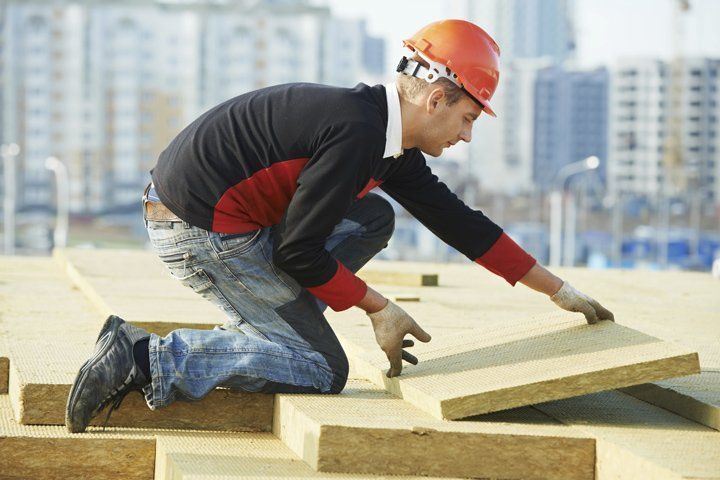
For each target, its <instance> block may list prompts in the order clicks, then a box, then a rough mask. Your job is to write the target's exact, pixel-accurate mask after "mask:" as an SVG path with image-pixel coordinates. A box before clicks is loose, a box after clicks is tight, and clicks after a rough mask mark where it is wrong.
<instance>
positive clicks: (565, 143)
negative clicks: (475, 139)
mask: <svg viewBox="0 0 720 480" xmlns="http://www.w3.org/2000/svg"><path fill="white" fill-rule="evenodd" d="M608 82H609V80H608V72H607V69H605V68H599V69H596V70H593V71H574V70H567V69H565V68H562V67H558V66H555V67H551V68H547V69H544V70H541V71H540V72H538V74H537V78H536V79H535V92H534V121H533V126H534V135H533V148H532V149H533V154H532V155H533V180H534V183H535V186H536V187H537V188H539V189H540V190H543V191H548V190H550V189H552V187H553V183H554V180H555V178H556V176H557V173H558V171H559V170H560V169H561V168H562V167H564V166H565V165H568V164H570V163H573V162H577V161H579V160H582V159H583V158H586V157H588V156H590V155H595V156H597V157H598V158H599V159H600V167H599V168H598V170H596V174H598V175H599V177H600V179H601V180H604V178H605V170H606V165H607V124H608V111H607V110H608Z"/></svg>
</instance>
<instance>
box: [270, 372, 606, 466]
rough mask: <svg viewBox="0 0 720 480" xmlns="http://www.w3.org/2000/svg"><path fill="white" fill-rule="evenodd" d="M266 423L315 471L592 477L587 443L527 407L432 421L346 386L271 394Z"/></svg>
mask: <svg viewBox="0 0 720 480" xmlns="http://www.w3.org/2000/svg"><path fill="white" fill-rule="evenodd" d="M273 425H274V426H273V430H274V432H275V434H276V435H277V436H278V437H280V438H281V439H282V440H283V441H284V442H285V444H287V445H288V446H289V447H290V449H291V450H293V451H294V452H295V453H296V454H297V455H298V456H300V457H301V458H303V459H304V460H305V461H306V462H307V463H308V464H309V465H310V466H311V467H313V468H314V469H316V470H319V471H326V472H344V473H365V474H391V475H434V476H446V477H447V476H449V477H455V476H456V477H473V478H547V479H569V478H577V479H581V478H584V479H593V478H594V464H595V442H594V439H592V438H590V437H589V436H588V435H584V434H581V433H580V432H578V431H577V430H576V429H573V428H566V426H565V425H561V424H559V423H558V422H556V421H554V420H552V419H551V418H549V417H547V416H546V415H544V414H541V413H539V412H537V411H536V410H533V409H531V408H524V409H518V410H516V411H512V412H508V413H502V414H495V416H494V417H493V418H485V419H483V421H471V422H451V421H447V420H438V419H436V418H434V417H432V416H431V415H428V414H427V413H425V412H423V411H421V410H419V409H417V408H415V407H413V406H412V405H410V404H408V403H407V402H404V401H403V400H401V399H399V398H396V397H393V396H392V395H389V394H388V393H387V392H385V391H384V390H383V389H381V388H379V387H376V386H374V385H372V384H370V383H369V382H365V381H359V380H350V381H349V382H348V385H347V386H346V387H345V389H344V390H343V392H342V393H341V394H340V395H285V394H278V395H276V404H275V420H274V422H273ZM349 452H352V453H351V454H349ZM461 452H462V453H461Z"/></svg>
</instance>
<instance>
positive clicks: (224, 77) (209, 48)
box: [0, 0, 384, 221]
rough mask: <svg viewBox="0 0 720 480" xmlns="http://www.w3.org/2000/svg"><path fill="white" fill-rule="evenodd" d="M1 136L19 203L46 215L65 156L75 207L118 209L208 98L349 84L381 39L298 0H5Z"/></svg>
mask: <svg viewBox="0 0 720 480" xmlns="http://www.w3.org/2000/svg"><path fill="white" fill-rule="evenodd" d="M0 19H1V20H2V22H1V24H0V32H1V34H2V37H1V39H0V51H1V52H2V55H1V56H0V71H1V72H2V76H1V81H2V85H3V88H2V92H0V95H2V99H4V100H6V101H4V102H2V104H1V105H2V117H1V118H2V124H1V125H2V139H3V141H4V142H16V143H18V144H19V145H20V147H21V153H20V155H19V156H18V179H19V181H18V186H17V194H18V199H17V205H18V209H19V210H20V211H21V212H23V211H32V210H41V211H45V212H47V213H48V214H50V213H51V212H50V211H51V210H52V208H54V207H53V205H54V194H53V192H54V186H53V184H54V180H53V179H52V178H51V174H50V172H49V171H48V170H46V169H45V166H44V162H45V159H46V158H47V157H48V156H50V155H54V156H56V157H58V158H59V159H60V160H61V161H63V162H64V163H65V164H66V165H67V167H68V170H69V176H70V196H71V199H70V202H71V203H70V208H71V212H72V213H74V214H91V215H94V214H120V215H122V214H128V215H134V217H133V220H132V221H137V218H136V217H137V210H138V201H139V198H140V195H141V193H142V187H143V186H144V185H145V184H146V182H148V181H149V169H150V168H151V167H152V166H153V165H154V163H155V162H156V159H157V156H158V154H159V153H160V152H161V151H162V150H163V149H164V148H165V146H166V145H167V144H168V143H169V141H170V140H171V139H172V138H173V137H174V135H176V134H177V133H178V132H179V131H180V130H181V129H182V128H183V127H184V126H185V125H187V124H188V123H189V122H190V121H192V120H193V119H194V118H195V117H196V116H197V115H198V114H200V113H201V112H203V111H205V110H207V109H208V108H210V107H212V106H213V105H215V104H217V103H219V102H221V101H223V100H226V99H228V98H231V97H233V96H236V95H239V94H242V93H245V92H247V91H250V90H253V89H256V88H260V87H264V86H268V85H273V84H278V83H285V82H293V81H307V82H321V83H329V84H335V85H339V86H352V85H354V84H356V83H357V82H358V81H360V80H362V79H364V78H368V77H370V78H371V77H372V75H375V74H377V69H378V65H379V64H378V59H377V58H376V56H377V55H381V54H383V55H384V43H383V42H382V40H379V39H375V38H372V37H370V36H368V34H367V32H366V29H365V24H364V22H362V21H354V20H353V21H350V20H343V19H338V18H335V17H333V16H332V15H331V14H330V11H329V10H328V9H327V8H326V7H317V6H312V5H310V4H309V3H308V2H307V1H305V0H265V1H240V2H235V1H232V2H231V1H216V2H200V1H186V2H176V3H169V2H160V1H153V0H148V1H146V2H143V1H135V2H123V1H119V0H118V1H116V2H113V1H103V2H98V3H94V2H86V3H67V4H64V3H58V2H54V1H50V0H48V1H47V2H42V1H35V2H32V3H26V2H21V1H17V2H3V3H2V7H1V8H0Z"/></svg>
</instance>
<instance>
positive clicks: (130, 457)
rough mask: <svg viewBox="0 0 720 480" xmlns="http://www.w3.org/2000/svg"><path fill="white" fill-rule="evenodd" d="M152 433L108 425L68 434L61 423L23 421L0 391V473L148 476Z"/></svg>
mask: <svg viewBox="0 0 720 480" xmlns="http://www.w3.org/2000/svg"><path fill="white" fill-rule="evenodd" d="M154 457H155V432H152V431H142V430H126V429H115V428H110V429H108V430H107V431H105V432H102V431H98V430H94V429H92V428H91V429H90V430H89V431H88V432H86V433H74V434H71V433H68V432H67V430H66V429H65V427H64V426H62V427H61V426H47V425H42V426H41V425H38V426H26V425H19V424H17V423H16V422H15V421H14V419H13V414H12V409H11V407H10V400H9V398H8V396H7V395H0V478H42V479H65V478H93V479H103V480H105V479H107V480H111V479H117V478H128V479H147V478H152V474H153V462H154Z"/></svg>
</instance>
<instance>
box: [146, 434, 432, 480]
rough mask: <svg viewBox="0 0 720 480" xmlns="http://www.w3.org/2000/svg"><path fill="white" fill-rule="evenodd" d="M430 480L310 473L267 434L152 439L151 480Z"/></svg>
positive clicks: (429, 478)
mask: <svg viewBox="0 0 720 480" xmlns="http://www.w3.org/2000/svg"><path fill="white" fill-rule="evenodd" d="M248 478H262V479H272V480H301V479H307V478H319V479H326V480H390V479H392V480H433V477H398V476H385V475H381V476H375V475H362V474H342V473H322V472H316V471H314V470H313V469H312V468H310V466H309V465H307V464H306V463H305V462H303V461H302V460H301V459H299V458H298V457H297V456H296V455H295V454H294V453H293V452H292V451H291V450H290V449H289V448H288V447H286V446H285V445H284V444H283V443H282V442H281V441H280V440H279V439H278V438H277V437H275V436H274V435H272V434H271V433H246V434H222V433H216V434H205V433H183V434H173V435H163V436H160V437H158V443H157V456H156V458H155V479H156V480H240V479H248Z"/></svg>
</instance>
